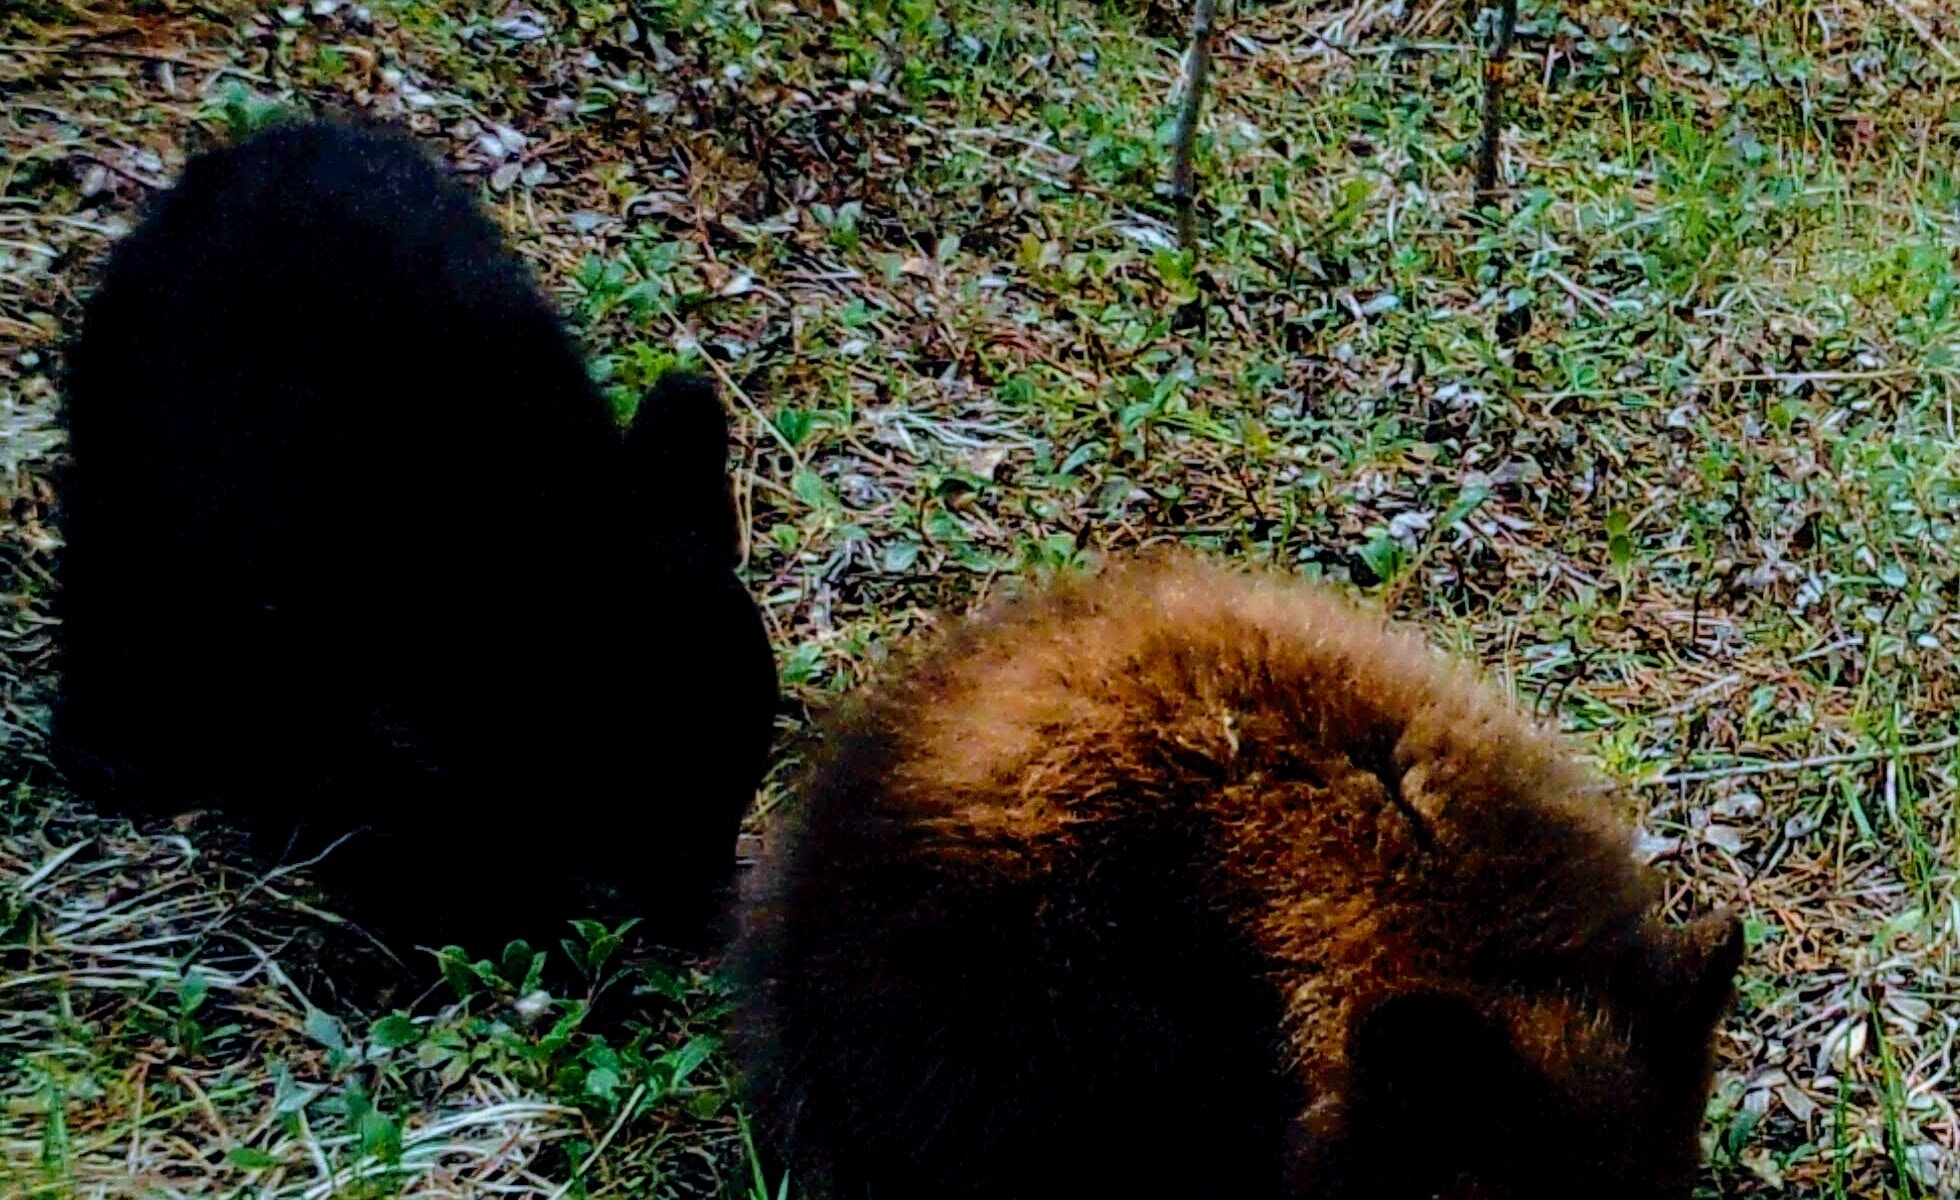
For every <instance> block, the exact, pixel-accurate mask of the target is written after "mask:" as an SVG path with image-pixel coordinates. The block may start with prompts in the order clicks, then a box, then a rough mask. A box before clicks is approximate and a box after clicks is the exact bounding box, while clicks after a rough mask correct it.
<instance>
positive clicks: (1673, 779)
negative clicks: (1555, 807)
mask: <svg viewBox="0 0 1960 1200" xmlns="http://www.w3.org/2000/svg"><path fill="white" fill-rule="evenodd" d="M1956 746H1960V736H1954V737H1943V738H1941V739H1940V740H1939V741H1937V742H1921V743H1920V744H1919V745H1917V746H1901V747H1899V748H1898V749H1896V750H1859V751H1855V752H1853V753H1850V754H1820V755H1817V756H1816V757H1815V758H1800V759H1797V760H1796V761H1794V762H1772V763H1746V764H1744V765H1742V766H1736V767H1711V768H1709V769H1708V770H1705V771H1675V772H1672V773H1670V774H1667V775H1657V776H1655V777H1654V778H1652V779H1642V780H1639V781H1637V783H1636V786H1638V787H1662V786H1664V785H1666V784H1670V783H1699V782H1701V781H1703V780H1708V779H1737V778H1741V777H1743V776H1746V775H1777V774H1781V773H1783V772H1786V771H1807V770H1810V769H1811V768H1813V767H1834V766H1840V765H1842V764H1845V763H1862V762H1877V761H1878V760H1880V759H1895V760H1896V759H1901V758H1917V757H1919V756H1921V755H1926V754H1938V753H1939V752H1940V751H1942V750H1951V749H1953V748H1954V747H1956Z"/></svg>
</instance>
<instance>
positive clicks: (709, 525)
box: [626, 370, 741, 563]
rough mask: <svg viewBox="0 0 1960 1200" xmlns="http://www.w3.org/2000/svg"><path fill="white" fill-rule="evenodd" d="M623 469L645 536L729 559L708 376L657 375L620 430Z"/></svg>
mask: <svg viewBox="0 0 1960 1200" xmlns="http://www.w3.org/2000/svg"><path fill="white" fill-rule="evenodd" d="M626 470H627V474H628V491H629V493H630V494H631V496H632V497H633V503H634V505H635V508H636V510H637V512H638V514H639V519H640V521H641V522H642V524H643V527H644V529H645V530H646V531H647V533H648V534H649V535H652V536H657V537H662V538H665V539H666V540H668V541H672V542H674V543H675V544H677V545H695V546H699V547H702V548H704V549H705V550H706V551H707V552H708V553H709V554H711V555H712V556H713V557H714V558H715V559H717V560H726V561H728V562H730V563H733V562H734V560H735V557H736V555H737V554H738V553H739V552H740V536H741V535H740V532H739V530H738V529H737V525H736V515H735V500H734V497H733V495H732V494H731V493H730V490H729V482H728V414H727V413H726V412H725V411H723V409H722V407H721V397H720V396H719V395H717V394H716V392H715V385H714V381H713V380H712V379H710V378H709V377H708V376H706V375H698V374H695V373H693V372H691V371H675V370H670V371H668V372H666V373H665V374H664V375H662V376H661V377H660V379H659V381H658V382H657V383H655V384H654V385H653V389H652V390H651V391H649V392H648V393H647V394H646V396H645V397H643V398H642V399H641V400H640V407H639V409H638V410H637V411H635V412H634V414H633V424H632V426H631V427H630V428H628V429H627V431H626Z"/></svg>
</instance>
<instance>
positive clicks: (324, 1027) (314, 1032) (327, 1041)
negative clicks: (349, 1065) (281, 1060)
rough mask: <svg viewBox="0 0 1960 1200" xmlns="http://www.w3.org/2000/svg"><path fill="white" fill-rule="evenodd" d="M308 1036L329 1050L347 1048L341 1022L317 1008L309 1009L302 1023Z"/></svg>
mask: <svg viewBox="0 0 1960 1200" xmlns="http://www.w3.org/2000/svg"><path fill="white" fill-rule="evenodd" d="M301 1028H303V1029H305V1030H306V1036H307V1037H310V1038H312V1039H313V1040H314V1041H316V1042H318V1043H320V1044H321V1045H322V1046H325V1047H326V1048H327V1049H329V1050H345V1049H347V1038H346V1036H345V1035H344V1034H342V1033H341V1031H340V1022H338V1021H336V1020H334V1019H333V1018H332V1017H330V1016H328V1015H327V1014H326V1013H324V1012H321V1011H320V1010H319V1009H317V1008H312V1009H308V1010H307V1012H306V1020H305V1021H304V1022H303V1023H302V1024H301Z"/></svg>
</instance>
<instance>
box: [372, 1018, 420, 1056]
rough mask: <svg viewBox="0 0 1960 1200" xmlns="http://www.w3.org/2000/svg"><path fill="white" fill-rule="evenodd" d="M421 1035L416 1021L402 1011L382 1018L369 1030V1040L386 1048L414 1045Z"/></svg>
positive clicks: (392, 1048)
mask: <svg viewBox="0 0 1960 1200" xmlns="http://www.w3.org/2000/svg"><path fill="white" fill-rule="evenodd" d="M421 1036H422V1031H421V1030H420V1029H419V1028H417V1027H416V1024H415V1022H413V1021H411V1020H409V1019H408V1018H407V1017H406V1016H404V1015H403V1014H401V1013H394V1014H392V1015H389V1016H386V1017H383V1018H381V1019H380V1020H379V1021H376V1022H375V1023H374V1024H373V1026H372V1027H370V1028H369V1030H368V1040H369V1041H371V1042H373V1043H374V1044H375V1045H377V1046H380V1047H382V1048H383V1049H386V1050H394V1049H398V1048H400V1047H402V1046H408V1045H412V1044H414V1042H415V1041H416V1040H417V1039H418V1038H420V1037H421Z"/></svg>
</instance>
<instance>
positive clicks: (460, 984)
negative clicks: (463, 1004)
mask: <svg viewBox="0 0 1960 1200" xmlns="http://www.w3.org/2000/svg"><path fill="white" fill-rule="evenodd" d="M436 961H437V963H439V964H440V965H441V968H442V980H443V982H444V983H447V984H448V985H449V990H450V991H452V992H455V993H456V998H457V999H458V1000H467V999H469V998H470V997H471V996H474V995H475V994H476V992H477V982H476V976H475V975H474V974H472V973H471V970H470V960H469V955H467V954H465V953H463V948H462V947H461V946H444V947H443V948H442V949H441V950H440V951H439V952H438V953H437V955H436Z"/></svg>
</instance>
